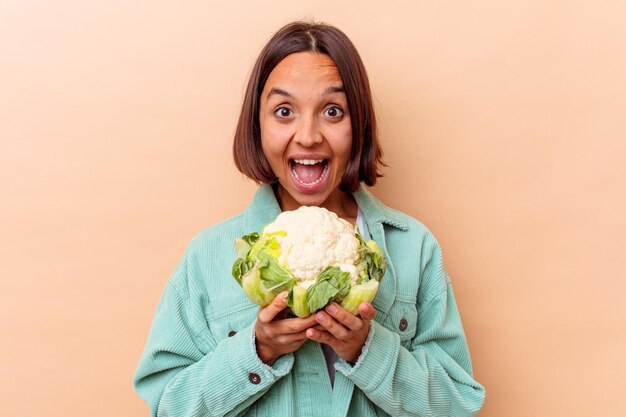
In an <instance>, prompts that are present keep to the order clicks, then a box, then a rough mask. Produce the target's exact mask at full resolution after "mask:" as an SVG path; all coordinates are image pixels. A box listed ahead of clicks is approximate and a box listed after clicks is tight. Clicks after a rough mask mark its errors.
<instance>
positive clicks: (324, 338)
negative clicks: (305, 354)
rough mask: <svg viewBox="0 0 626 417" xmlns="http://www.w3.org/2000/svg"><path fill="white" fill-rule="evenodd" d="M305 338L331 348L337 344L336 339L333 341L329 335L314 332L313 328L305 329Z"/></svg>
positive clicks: (318, 331)
mask: <svg viewBox="0 0 626 417" xmlns="http://www.w3.org/2000/svg"><path fill="white" fill-rule="evenodd" d="M306 336H307V337H308V338H309V339H311V340H315V341H316V342H319V343H324V344H327V345H331V346H332V345H333V344H334V343H336V342H337V339H335V338H334V337H333V336H332V335H331V334H330V333H328V332H325V331H321V330H316V329H314V328H310V329H307V331H306Z"/></svg>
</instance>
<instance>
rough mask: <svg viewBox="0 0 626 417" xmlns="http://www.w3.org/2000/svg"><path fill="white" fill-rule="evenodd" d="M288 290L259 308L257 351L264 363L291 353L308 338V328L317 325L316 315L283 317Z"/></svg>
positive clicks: (255, 328)
mask: <svg viewBox="0 0 626 417" xmlns="http://www.w3.org/2000/svg"><path fill="white" fill-rule="evenodd" d="M286 298H287V292H282V293H280V294H278V295H277V296H276V298H274V301H272V302H271V303H270V304H269V305H267V306H265V307H264V308H262V309H260V310H259V313H258V314H257V320H256V324H255V326H254V331H255V333H256V351H257V355H259V358H260V359H261V361H263V363H265V364H267V365H272V364H273V363H274V361H275V360H276V359H278V357H279V356H281V355H284V354H286V353H291V352H294V351H296V350H298V348H300V346H302V345H303V344H304V342H306V341H307V340H308V338H307V336H306V329H308V328H309V327H315V326H316V325H317V322H316V321H315V315H314V314H312V315H310V316H309V317H306V318H303V319H301V318H298V317H296V318H289V319H283V317H284V314H283V312H284V310H285V308H286V307H287V301H286Z"/></svg>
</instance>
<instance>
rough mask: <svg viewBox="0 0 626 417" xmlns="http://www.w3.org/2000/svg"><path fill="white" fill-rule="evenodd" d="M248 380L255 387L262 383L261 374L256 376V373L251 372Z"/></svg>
mask: <svg viewBox="0 0 626 417" xmlns="http://www.w3.org/2000/svg"><path fill="white" fill-rule="evenodd" d="M248 379H249V380H250V382H252V383H253V384H254V385H257V384H258V383H260V382H261V377H260V376H259V374H255V373H254V372H250V373H249V374H248Z"/></svg>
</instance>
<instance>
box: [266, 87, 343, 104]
mask: <svg viewBox="0 0 626 417" xmlns="http://www.w3.org/2000/svg"><path fill="white" fill-rule="evenodd" d="M345 92H346V90H345V89H344V88H343V86H334V85H333V86H330V87H328V88H327V89H326V90H324V92H323V93H322V95H326V94H335V93H345ZM274 94H278V95H280V96H284V97H287V98H293V96H292V95H291V94H290V93H289V92H287V91H285V90H283V89H282V88H278V87H272V89H271V90H270V92H269V93H267V97H266V98H265V100H269V98H270V97H272V95H274Z"/></svg>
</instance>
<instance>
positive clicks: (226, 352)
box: [134, 258, 294, 417]
mask: <svg viewBox="0 0 626 417" xmlns="http://www.w3.org/2000/svg"><path fill="white" fill-rule="evenodd" d="M190 273H191V274H193V267H190V266H189V262H188V260H187V259H186V258H184V259H183V261H181V263H180V264H179V266H178V268H177V270H176V272H175V273H174V274H173V276H172V277H171V278H170V280H169V282H168V284H167V286H166V288H165V291H164V293H163V295H162V298H161V300H160V302H159V305H158V307H157V311H156V313H155V316H154V319H153V322H152V327H151V329H150V334H149V336H148V341H147V343H146V346H145V350H144V353H143V355H142V357H141V359H140V361H139V365H138V367H137V370H136V373H135V378H134V383H135V388H136V390H137V392H138V393H139V395H140V397H141V398H142V399H143V400H144V401H146V402H147V403H148V404H149V406H150V411H151V415H152V416H155V417H157V416H158V417H161V416H168V417H182V416H184V417H192V416H205V415H210V416H239V415H243V414H244V413H245V412H246V410H247V409H248V408H249V407H250V406H251V405H252V404H253V403H254V402H255V401H256V400H257V399H258V398H259V397H261V396H262V395H263V394H264V393H265V392H267V390H269V388H270V387H271V386H272V384H273V383H274V382H275V381H277V380H278V379H279V378H281V377H282V376H284V375H286V374H287V373H289V371H290V370H291V367H292V366H293V361H294V358H293V355H284V356H282V357H280V358H279V359H278V360H277V361H276V362H275V363H274V364H273V366H271V367H270V366H268V365H266V364H264V363H263V362H262V361H261V360H260V359H259V357H258V355H257V353H256V348H255V341H254V324H251V325H250V326H248V327H247V328H245V329H242V330H241V331H239V332H237V334H235V335H234V336H233V337H229V338H227V339H224V340H222V341H221V342H219V343H216V342H215V340H214V338H213V337H212V336H211V334H210V331H209V328H208V326H207V325H206V324H205V325H204V326H201V325H199V324H198V323H199V322H200V320H199V319H198V320H194V316H197V315H198V312H197V311H195V310H197V309H198V308H197V307H196V306H195V305H197V304H198V303H197V302H196V301H194V300H193V299H191V298H190V295H189V294H190V291H189V290H188V284H187V283H188V279H189V276H188V275H189V274H190ZM191 292H192V293H193V291H191ZM250 374H256V375H258V376H259V378H250V377H249V376H250ZM251 380H253V381H254V382H255V383H253V382H252V381H251Z"/></svg>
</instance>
